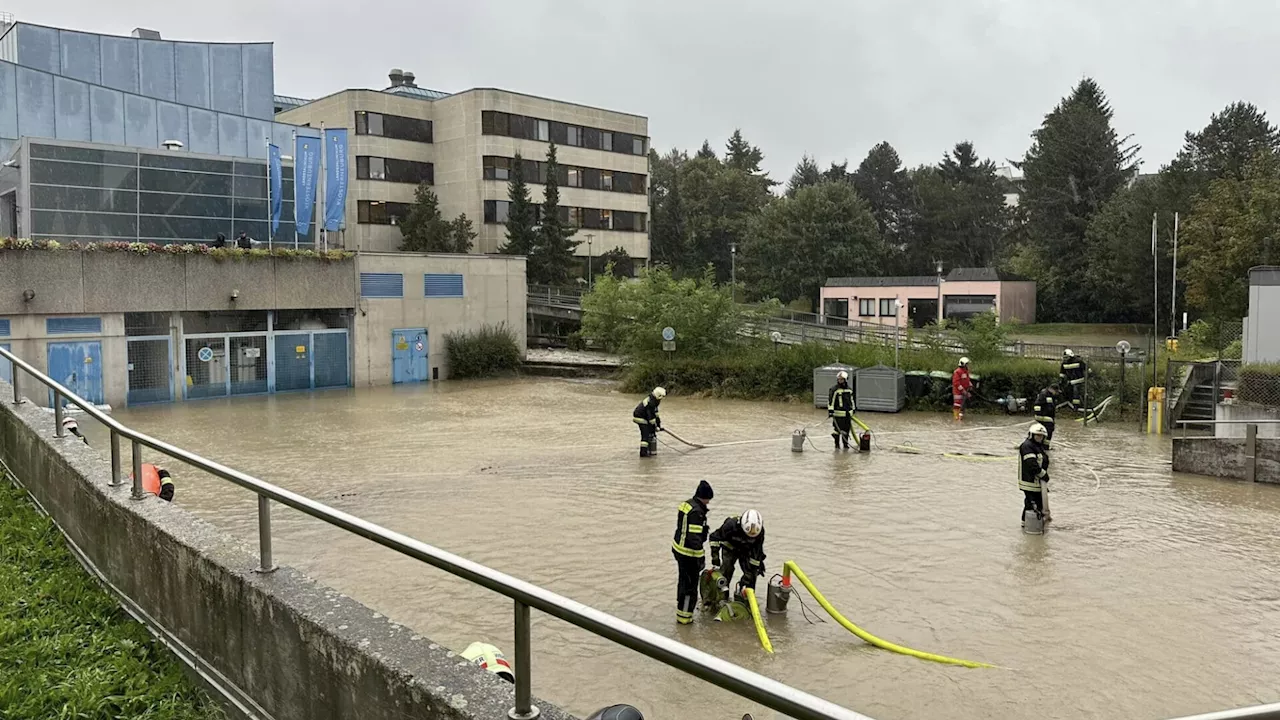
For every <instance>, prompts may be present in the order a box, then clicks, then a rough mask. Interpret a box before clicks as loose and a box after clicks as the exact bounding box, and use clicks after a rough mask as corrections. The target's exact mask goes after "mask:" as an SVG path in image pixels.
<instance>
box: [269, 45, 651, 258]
mask: <svg viewBox="0 0 1280 720" xmlns="http://www.w3.org/2000/svg"><path fill="white" fill-rule="evenodd" d="M390 81H391V85H390V86H389V87H387V88H386V89H384V90H344V91H342V92H339V93H335V94H333V95H330V96H328V97H324V98H321V99H319V100H314V101H311V102H304V103H302V104H299V101H298V99H296V98H289V97H285V96H277V97H276V98H275V100H276V103H275V105H276V107H277V108H278V109H279V110H280V112H279V113H278V114H277V115H276V117H277V119H279V120H281V121H285V122H289V123H296V124H300V125H308V126H310V127H312V128H319V127H320V126H321V125H322V124H323V125H324V127H326V128H335V127H345V128H348V129H349V130H350V131H351V134H350V138H351V141H350V147H349V153H350V156H349V158H348V160H349V162H350V167H352V168H355V176H354V179H353V180H352V183H351V191H350V192H349V193H348V195H347V208H346V232H345V238H344V240H343V242H344V244H345V246H346V247H348V248H352V249H360V250H378V251H387V250H395V249H397V248H398V247H399V246H400V242H401V233H400V230H399V228H398V227H397V223H399V221H400V220H401V219H403V218H404V217H405V215H406V214H407V213H408V209H409V204H410V203H412V202H413V197H414V190H415V188H416V186H417V185H418V183H420V182H423V181H425V182H427V183H429V184H431V185H432V186H433V188H434V190H435V193H436V195H437V197H438V198H439V200H440V209H441V212H442V214H443V215H444V216H445V217H446V218H448V219H452V218H453V217H456V216H457V215H460V214H463V213H465V214H466V215H467V217H468V218H470V219H471V220H472V221H473V222H474V223H475V227H476V230H477V232H478V235H479V237H478V238H477V239H476V244H475V247H474V249H473V251H474V252H479V253H493V252H496V251H497V250H498V248H499V247H501V246H502V245H503V243H504V242H505V228H504V227H503V225H502V223H503V222H505V220H506V214H507V205H508V203H507V180H508V178H509V177H510V171H511V163H512V161H513V159H514V157H515V155H516V153H519V154H520V156H521V157H522V158H523V160H524V162H525V177H526V179H528V181H529V182H530V194H531V196H532V198H533V200H534V201H535V202H541V201H542V192H541V190H540V185H541V183H542V182H543V179H544V178H545V177H546V170H545V163H544V162H543V161H544V160H545V159H546V154H547V148H548V147H549V143H550V142H552V141H554V142H555V143H556V145H557V147H558V151H557V152H558V158H557V159H558V161H559V163H560V166H561V167H560V178H559V179H560V205H561V213H562V218H563V219H565V220H566V221H567V222H570V223H572V224H574V225H576V226H578V227H579V228H580V230H579V231H578V234H577V236H576V237H577V239H578V240H580V241H581V244H580V245H579V246H578V249H577V254H578V255H579V256H581V257H583V258H585V257H586V256H587V255H588V253H590V254H591V255H592V256H598V255H600V254H601V253H603V252H606V251H609V250H612V249H613V248H615V247H620V248H622V249H623V250H625V251H626V252H627V254H628V255H630V256H631V257H632V258H634V259H636V260H637V261H641V262H643V261H644V260H646V259H647V258H648V257H649V233H648V229H649V218H648V209H649V208H648V173H649V155H648V154H649V138H648V129H649V122H648V119H647V118H644V117H642V116H639V115H631V114H627V113H621V112H614V111H611V110H602V109H598V108H591V107H587V106H583V105H576V104H572V103H566V102H559V101H555V100H548V99H545V98H539V97H533V96H530V95H523V94H520V93H514V92H508V91H505V90H495V89H490V88H477V89H472V90H466V91H463V92H459V93H452V94H448V93H443V92H438V91H434V90H427V89H425V88H420V87H418V86H417V85H416V83H415V82H414V77H413V74H412V73H406V72H402V71H400V70H393V71H392V72H391V75H390Z"/></svg>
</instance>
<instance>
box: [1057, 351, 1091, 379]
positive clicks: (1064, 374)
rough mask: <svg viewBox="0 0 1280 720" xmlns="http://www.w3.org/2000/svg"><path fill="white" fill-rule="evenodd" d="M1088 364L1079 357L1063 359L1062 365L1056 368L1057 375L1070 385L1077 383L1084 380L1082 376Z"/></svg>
mask: <svg viewBox="0 0 1280 720" xmlns="http://www.w3.org/2000/svg"><path fill="white" fill-rule="evenodd" d="M1088 369H1089V366H1088V365H1086V364H1085V362H1084V360H1081V359H1080V358H1071V359H1070V360H1063V361H1062V366H1061V367H1059V368H1058V376H1059V377H1061V378H1062V379H1063V380H1066V381H1067V382H1069V383H1071V384H1072V385H1079V384H1080V383H1083V382H1084V376H1085V374H1086V373H1087V372H1088Z"/></svg>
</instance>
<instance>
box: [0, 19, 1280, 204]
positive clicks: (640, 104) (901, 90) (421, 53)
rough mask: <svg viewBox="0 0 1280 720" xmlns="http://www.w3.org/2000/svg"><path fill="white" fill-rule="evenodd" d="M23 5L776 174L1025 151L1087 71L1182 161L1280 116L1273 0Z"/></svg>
mask: <svg viewBox="0 0 1280 720" xmlns="http://www.w3.org/2000/svg"><path fill="white" fill-rule="evenodd" d="M0 9H2V10H5V11H9V12H12V13H13V14H14V15H15V16H16V18H17V19H18V20H22V21H28V22H33V23H41V24H47V25H55V26H60V27H68V28H76V29H83V30H91V31H95V32H102V33H116V34H128V33H129V32H130V31H131V30H132V29H133V28H134V27H137V26H142V27H149V28H152V29H155V30H158V31H160V33H161V34H162V35H163V36H164V37H165V38H169V39H175V40H207V41H264V40H266V41H273V42H274V43H275V63H276V92H277V93H280V94H285V95H296V96H301V97H320V96H322V95H326V94H328V93H331V92H334V91H335V90H338V89H342V88H348V87H374V88H382V87H385V86H386V85H387V70H388V69H390V68H391V67H401V68H403V69H405V70H409V71H413V72H414V73H416V74H417V78H418V80H417V82H418V84H419V85H421V86H424V87H431V88H435V89H439V90H444V91H458V90H465V89H467V88H471V87H477V86H481V87H499V88H504V89H509V90H516V91H520V92H526V93H530V94H534V95H542V96H546V97H551V98H556V99H562V100H569V101H573V102H578V103H582V104H586V105H594V106H599V107H604V108H609V109H612V110H622V111H626V112H633V113H638V114H642V115H647V116H648V117H649V130H650V135H651V136H652V138H653V144H654V146H655V147H657V148H659V149H660V150H664V151H665V150H666V149H668V148H671V147H673V146H676V147H681V148H690V149H696V148H697V147H698V146H699V145H700V144H701V143H702V140H703V138H709V139H710V140H711V143H712V145H713V146H715V147H716V148H717V149H718V150H720V149H722V148H723V146H724V140H725V138H726V136H727V135H728V134H729V133H730V132H732V131H733V129H734V128H735V127H741V128H742V131H743V133H744V134H745V135H746V137H747V138H748V139H749V140H750V141H751V142H753V143H755V144H757V145H759V146H760V147H761V148H762V149H763V151H764V153H765V166H766V169H767V170H769V171H770V172H771V174H772V175H773V176H774V177H775V178H776V179H779V180H785V179H786V178H787V177H789V176H790V173H791V170H792V168H793V167H794V166H795V163H796V161H797V160H798V159H799V158H800V156H801V154H803V153H806V152H807V153H809V154H811V155H814V156H815V157H817V159H818V161H819V163H820V164H822V165H824V166H825V165H826V164H827V163H828V162H830V161H832V160H842V159H844V158H848V159H849V160H850V161H851V164H852V165H856V164H857V163H858V161H860V160H861V159H862V157H863V156H864V155H865V154H866V152H867V150H868V149H869V148H870V147H871V146H872V145H874V144H875V143H877V142H879V141H881V140H888V141H889V142H890V143H892V144H893V146H894V147H895V148H897V149H898V152H899V153H900V154H901V155H902V158H903V160H904V162H906V163H907V164H909V165H915V164H919V163H925V162H934V161H936V160H937V159H938V158H939V157H940V156H941V155H942V153H943V152H944V151H946V150H947V149H948V148H950V147H951V146H952V145H954V144H955V143H956V142H957V141H959V140H964V139H969V140H972V141H974V142H975V143H976V145H977V149H978V151H979V153H981V154H982V155H984V156H988V157H991V158H992V159H994V160H996V161H997V164H1004V162H1005V160H1006V159H1007V158H1015V159H1016V158H1020V157H1021V156H1022V154H1023V153H1024V152H1025V150H1026V148H1027V145H1028V143H1029V134H1030V132H1031V131H1032V130H1033V129H1035V128H1036V127H1037V126H1038V125H1039V123H1040V121H1041V120H1042V118H1043V116H1044V114H1045V113H1046V112H1048V111H1049V110H1050V109H1051V108H1052V107H1053V105H1054V104H1055V103H1056V102H1057V101H1058V99H1059V98H1061V97H1062V96H1063V95H1064V94H1066V93H1067V92H1068V91H1069V90H1070V89H1071V87H1072V86H1073V85H1074V84H1075V83H1076V82H1077V81H1078V80H1079V79H1080V78H1081V77H1083V76H1086V75H1088V76H1092V77H1094V78H1095V79H1097V80H1098V82H1099V83H1101V85H1102V87H1103V89H1104V90H1105V91H1106V92H1107V94H1108V96H1109V97H1110V99H1111V103H1112V106H1113V107H1114V108H1115V114H1116V118H1115V124H1116V127H1117V129H1118V130H1119V131H1120V132H1121V133H1122V134H1132V135H1133V136H1134V139H1135V140H1136V141H1137V142H1138V143H1139V144H1140V145H1141V146H1142V148H1143V149H1142V153H1141V157H1142V159H1143V161H1144V164H1143V170H1144V171H1147V172H1150V171H1154V170H1156V169H1157V168H1158V167H1159V165H1161V164H1162V163H1165V162H1167V161H1168V160H1169V159H1170V158H1171V157H1172V156H1173V154H1174V153H1175V152H1176V151H1177V149H1178V147H1179V146H1180V145H1181V142H1182V135H1183V132H1184V131H1185V130H1187V129H1199V128H1201V127H1203V126H1204V124H1205V123H1206V122H1207V121H1208V118H1209V115H1210V113H1212V112H1216V111H1217V110H1219V109H1221V108H1222V107H1223V106H1224V105H1226V104H1227V103H1229V102H1231V101H1234V100H1241V99H1243V100H1248V101H1250V102H1253V103H1254V104H1256V105H1258V106H1259V107H1261V108H1262V109H1263V110H1266V111H1270V112H1271V113H1272V115H1273V120H1274V119H1280V81H1277V76H1278V74H1280V4H1277V3H1276V2H1274V0H1221V1H1220V2H1212V1H1210V0H1115V1H1114V2H1104V1H1103V0H1056V1H1054V0H901V1H895V0H878V1H876V0H828V1H827V2H816V1H812V0H771V1H768V2H765V1H758V0H737V1H736V2H728V1H726V0H646V1H643V2H642V1H640V0H488V1H486V0H451V1H449V2H445V1H444V0H418V1H416V2H412V1H409V0H387V1H384V2H370V1H368V0H366V1H365V2H361V1H360V0H312V1H311V2H307V3H295V2H289V3H285V2H279V1H278V0H213V1H212V2H199V3H196V2H190V0H177V1H175V0H169V1H168V2H162V1H160V0H57V1H56V2H53V3H50V2H47V1H45V2H35V1H34V0H10V2H8V3H4V4H3V7H0Z"/></svg>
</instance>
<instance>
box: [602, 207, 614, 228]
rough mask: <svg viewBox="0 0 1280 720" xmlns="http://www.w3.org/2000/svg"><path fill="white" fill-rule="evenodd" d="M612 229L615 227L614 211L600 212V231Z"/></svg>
mask: <svg viewBox="0 0 1280 720" xmlns="http://www.w3.org/2000/svg"><path fill="white" fill-rule="evenodd" d="M611 227H613V211H611V210H601V211H600V229H601V230H608V229H609V228H611Z"/></svg>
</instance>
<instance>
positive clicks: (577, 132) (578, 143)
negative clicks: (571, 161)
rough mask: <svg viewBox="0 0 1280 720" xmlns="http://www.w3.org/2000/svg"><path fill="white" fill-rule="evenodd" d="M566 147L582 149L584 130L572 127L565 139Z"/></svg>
mask: <svg viewBox="0 0 1280 720" xmlns="http://www.w3.org/2000/svg"><path fill="white" fill-rule="evenodd" d="M565 145H573V146H574V147H582V128H580V127H578V126H576V125H570V126H569V132H568V137H567V138H566V139H565Z"/></svg>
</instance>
